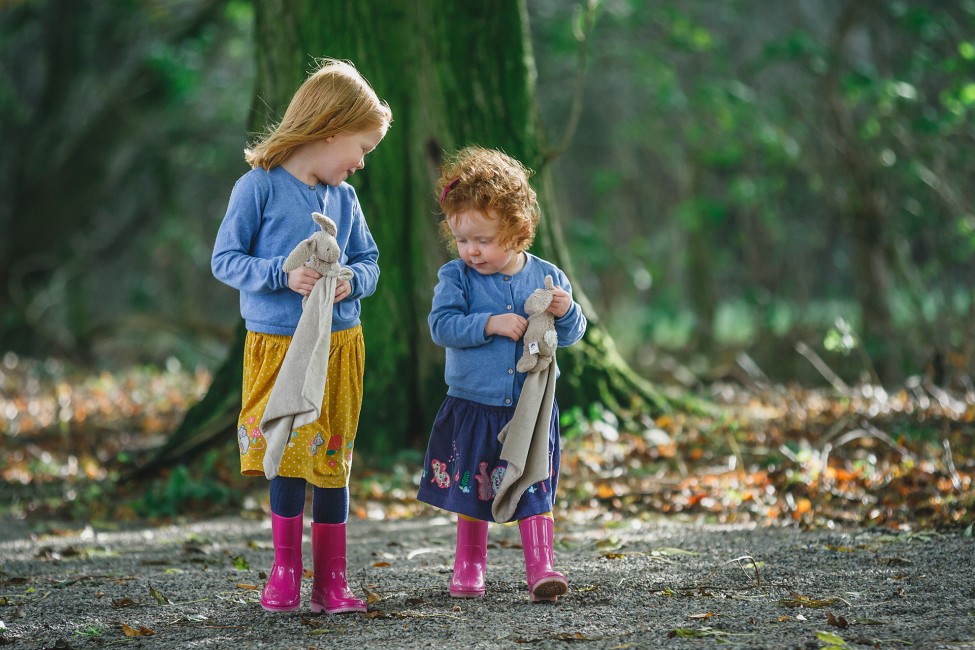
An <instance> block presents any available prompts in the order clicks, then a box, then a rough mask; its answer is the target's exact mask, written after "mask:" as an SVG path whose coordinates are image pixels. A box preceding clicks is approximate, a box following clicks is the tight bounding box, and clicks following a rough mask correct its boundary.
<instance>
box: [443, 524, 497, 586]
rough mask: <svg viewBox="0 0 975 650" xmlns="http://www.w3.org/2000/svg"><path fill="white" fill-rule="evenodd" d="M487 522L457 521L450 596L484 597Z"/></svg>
mask: <svg viewBox="0 0 975 650" xmlns="http://www.w3.org/2000/svg"><path fill="white" fill-rule="evenodd" d="M487 537H488V522H486V521H470V520H468V519H463V518H458V519H457V550H456V552H455V554H454V575H453V577H452V578H451V579H450V595H451V596H453V597H454V598H478V597H480V596H483V595H484V567H485V564H486V563H487Z"/></svg>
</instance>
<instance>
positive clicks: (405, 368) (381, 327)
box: [156, 0, 663, 463]
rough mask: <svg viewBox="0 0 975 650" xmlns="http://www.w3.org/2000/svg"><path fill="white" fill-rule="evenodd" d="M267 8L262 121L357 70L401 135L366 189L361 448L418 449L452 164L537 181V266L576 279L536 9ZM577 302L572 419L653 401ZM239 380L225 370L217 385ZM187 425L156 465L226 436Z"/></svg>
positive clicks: (565, 388)
mask: <svg viewBox="0 0 975 650" xmlns="http://www.w3.org/2000/svg"><path fill="white" fill-rule="evenodd" d="M255 6H256V21H257V30H256V38H257V48H256V50H257V57H258V81H257V84H258V87H257V92H256V95H255V101H254V107H255V112H256V113H257V114H260V115H263V113H264V111H265V107H267V109H269V114H268V116H267V117H268V119H269V121H274V120H277V119H279V117H280V115H281V114H282V113H283V111H284V109H285V107H286V106H287V102H288V100H289V99H290V96H291V93H292V92H293V91H294V90H295V88H296V87H297V86H298V84H299V82H300V80H301V78H303V76H304V75H305V74H306V73H307V71H308V70H309V69H310V68H311V67H312V65H313V59H314V57H319V56H328V57H332V58H338V59H348V60H351V61H352V62H353V63H354V64H355V65H356V67H357V68H358V69H359V70H360V72H362V73H363V75H364V76H365V77H366V78H367V79H369V81H370V83H371V84H372V85H373V87H374V88H375V89H376V92H377V93H378V95H379V96H380V97H382V98H383V99H385V100H386V101H387V102H388V103H389V104H390V106H391V107H392V110H393V116H394V121H393V125H392V127H391V128H390V130H389V132H388V134H387V135H386V138H385V140H384V141H383V142H382V144H380V146H379V147H378V148H377V149H376V151H375V152H373V153H372V154H370V155H369V157H368V159H367V164H366V168H365V170H364V171H363V172H362V173H361V174H356V176H355V179H354V180H355V185H356V188H357V192H358V194H359V199H360V202H361V203H362V207H363V212H364V213H365V215H366V219H367V221H368V222H369V227H370V230H371V231H372V233H373V235H374V237H375V238H376V241H377V244H378V246H379V251H380V258H379V265H380V269H381V272H382V274H381V277H380V281H379V287H378V290H377V293H376V294H375V295H374V296H372V297H370V298H368V299H366V300H364V301H363V314H362V321H363V330H364V335H365V340H366V376H365V377H366V378H365V396H364V403H363V410H362V416H361V420H360V427H359V429H360V434H359V438H358V440H357V447H358V448H359V449H362V450H364V451H367V452H369V453H371V454H374V455H380V454H387V453H390V452H394V451H396V450H402V449H404V448H409V447H417V446H419V445H420V444H421V443H422V441H424V440H425V439H426V436H427V434H428V432H429V426H430V423H431V422H432V421H433V417H434V415H435V414H436V410H437V408H438V407H439V404H440V402H441V401H442V400H443V397H444V395H445V388H444V384H443V361H444V355H443V351H442V350H440V349H439V348H437V347H436V346H435V345H434V344H433V343H432V342H431V340H430V334H429V329H428V327H427V323H426V319H427V315H428V314H429V309H430V304H431V299H432V296H433V287H434V284H435V282H436V277H437V276H436V272H437V269H438V268H439V267H440V266H441V265H442V264H443V263H444V262H446V261H447V260H448V259H449V258H448V253H447V251H446V250H445V247H444V246H443V244H442V243H441V242H440V240H439V236H438V230H437V217H436V215H435V211H436V197H435V196H434V194H433V183H434V181H435V180H436V178H437V172H438V167H439V164H440V162H441V158H442V154H443V152H446V151H453V150H455V149H457V148H459V147H461V146H463V145H466V144H471V143H477V144H481V145H484V146H487V147H495V148H499V149H502V150H504V151H505V152H507V153H508V154H510V155H512V156H514V157H516V158H518V159H520V160H522V161H523V162H524V163H525V164H526V165H528V166H530V167H532V168H534V169H536V170H538V172H539V173H538V174H537V175H536V176H535V177H534V181H535V186H536V189H537V190H538V194H539V199H540V202H541V204H542V214H543V217H542V224H541V226H540V229H539V236H538V238H537V240H536V243H535V247H534V249H533V250H534V252H537V253H538V254H539V255H541V256H544V257H546V258H548V259H550V260H551V261H553V262H555V263H556V264H558V265H559V266H560V267H561V268H563V269H564V270H566V272H567V273H568V274H569V275H570V277H571V275H572V272H571V264H570V262H569V260H568V259H567V255H566V250H565V246H564V244H563V242H562V240H561V236H560V231H559V227H558V222H557V218H556V210H555V209H554V202H553V200H552V197H553V196H554V194H553V192H552V188H551V179H550V178H549V174H548V172H547V170H546V169H545V167H544V165H543V154H542V151H543V150H542V146H543V143H542V141H541V137H540V132H539V125H538V115H537V112H536V106H535V96H534V90H535V87H534V77H535V69H534V61H533V58H532V52H531V48H530V40H529V38H528V31H527V30H528V25H527V13H526V11H525V6H524V3H523V0H503V1H502V0H498V1H495V2H490V3H484V2H439V1H437V0H410V1H408V2H407V1H405V0H381V1H373V2H365V1H363V0H344V1H342V2H333V3H330V4H329V6H330V7H331V11H329V12H325V11H324V10H323V9H322V8H321V7H322V5H321V3H319V2H317V1H316V0H303V1H301V2H292V1H289V2H283V1H282V0H273V1H272V0H259V1H258V2H255ZM575 286H576V287H578V286H579V284H578V282H576V283H575ZM576 291H577V293H576V299H577V300H579V301H580V303H581V304H582V305H583V307H584V309H586V312H587V315H588V316H589V317H590V320H591V325H590V329H589V333H588V334H587V336H586V337H585V339H584V340H583V341H582V342H581V343H580V344H578V345H576V346H573V347H572V348H568V349H566V350H564V351H560V362H561V363H560V365H561V367H562V370H563V375H562V379H561V381H560V383H559V398H560V401H561V402H562V404H563V407H565V406H568V405H570V404H578V405H588V404H589V403H591V402H594V401H600V402H602V403H604V404H606V405H607V406H609V407H611V408H613V407H617V406H627V407H631V406H633V405H634V404H642V403H645V402H646V401H651V400H656V395H655V393H654V392H653V390H652V388H651V387H650V386H649V385H648V384H647V383H646V382H644V381H642V380H640V379H639V378H638V377H636V376H635V375H634V374H633V373H632V371H631V370H630V369H629V368H628V367H627V365H626V363H625V362H623V360H622V359H621V358H620V357H619V355H618V354H617V353H616V352H615V348H614V347H613V344H612V341H611V339H610V338H609V337H608V336H607V335H606V333H605V331H604V330H603V329H602V328H601V327H600V326H599V324H598V322H597V321H596V318H595V317H594V314H593V313H592V310H591V308H589V303H588V301H587V300H586V298H585V296H583V295H582V294H581V291H580V290H579V289H576ZM240 347H241V342H240V340H238V341H236V342H235V343H234V347H233V348H232V349H231V351H230V354H229V356H228V359H227V361H226V362H225V364H227V365H229V366H232V367H238V366H239V365H240V363H241V355H242V352H241V349H240ZM228 374H229V372H227V370H226V366H225V368H224V369H222V370H221V371H220V372H219V373H218V376H225V375H228ZM217 390H219V391H234V397H235V399H226V398H225V396H222V395H221V396H219V398H214V399H211V396H210V394H208V395H207V396H206V398H205V399H204V400H203V401H202V402H201V403H200V405H199V406H198V407H196V408H198V409H230V410H236V409H237V408H239V401H240V400H239V397H240V396H239V393H240V386H239V384H238V385H227V384H222V385H220V386H219V387H218V386H217V385H216V384H215V385H214V387H212V388H211V390H210V391H209V392H210V393H213V392H214V391H217ZM656 401H657V403H659V404H661V405H662V404H663V402H662V400H656ZM231 404H233V407H231ZM196 408H195V409H193V410H191V412H190V413H189V414H188V416H187V423H189V422H190V421H191V420H192V421H193V422H196V421H198V420H203V421H208V422H218V421H219V422H224V423H229V421H230V420H229V418H228V417H227V416H226V415H224V414H214V415H212V416H211V417H205V418H200V417H194V410H196ZM233 415H234V416H236V413H234V414H233ZM187 423H184V426H182V427H181V428H180V430H178V431H177V432H175V433H174V434H173V436H172V437H171V439H170V441H169V442H167V443H166V444H165V445H164V446H163V447H162V449H161V450H160V455H159V456H158V457H157V459H156V460H157V461H158V462H161V463H165V462H168V461H172V460H175V459H176V458H177V456H176V455H174V453H173V451H174V450H175V449H176V446H175V445H174V442H176V441H179V440H183V439H187V438H196V439H197V442H198V444H194V445H187V444H185V443H181V444H179V448H182V449H187V448H194V449H199V448H200V447H201V444H199V443H205V442H206V441H205V440H202V439H201V437H204V436H205V437H207V438H209V437H212V436H213V435H216V434H215V432H214V431H212V430H210V429H200V430H199V431H197V432H194V431H191V430H187V426H189V425H188V424H187ZM231 429H232V425H230V424H228V426H227V427H226V429H224V430H223V431H221V432H219V435H220V436H222V438H223V439H225V440H229V439H230V438H232V431H231Z"/></svg>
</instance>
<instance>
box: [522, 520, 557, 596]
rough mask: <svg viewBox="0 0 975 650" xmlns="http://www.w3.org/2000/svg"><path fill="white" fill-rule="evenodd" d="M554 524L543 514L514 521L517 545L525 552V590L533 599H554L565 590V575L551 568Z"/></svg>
mask: <svg viewBox="0 0 975 650" xmlns="http://www.w3.org/2000/svg"><path fill="white" fill-rule="evenodd" d="M554 527H555V522H553V521H552V520H551V519H550V518H548V517H546V516H544V515H535V516H533V517H526V518H524V519H522V520H520V521H519V522H518V528H519V529H520V530H521V546H522V548H523V549H524V552H525V572H526V574H527V577H528V593H529V595H530V596H531V600H532V602H533V603H537V602H539V601H549V602H553V603H554V602H555V601H557V600H558V599H559V596H561V595H562V594H564V593H565V592H567V591H568V590H569V583H568V581H567V580H566V579H565V576H564V575H562V574H561V573H559V572H558V571H556V570H555V569H553V568H552V564H553V562H554V557H553V552H552V540H553V537H554Z"/></svg>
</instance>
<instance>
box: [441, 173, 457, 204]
mask: <svg viewBox="0 0 975 650" xmlns="http://www.w3.org/2000/svg"><path fill="white" fill-rule="evenodd" d="M459 180H460V177H459V176H458V177H457V178H455V179H454V180H452V181H450V182H449V183H447V184H446V185H445V186H444V188H443V192H441V193H440V205H443V202H444V199H446V198H447V194H448V193H450V190H452V189H454V187H455V186H456V185H457V182H458V181H459Z"/></svg>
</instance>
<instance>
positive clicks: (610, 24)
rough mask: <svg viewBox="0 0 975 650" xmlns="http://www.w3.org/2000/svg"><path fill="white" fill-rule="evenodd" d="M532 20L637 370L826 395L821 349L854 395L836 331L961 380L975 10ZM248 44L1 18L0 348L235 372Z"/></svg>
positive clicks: (557, 7) (761, 7)
mask: <svg viewBox="0 0 975 650" xmlns="http://www.w3.org/2000/svg"><path fill="white" fill-rule="evenodd" d="M527 7H528V10H529V12H530V18H531V25H532V30H533V38H534V48H535V52H534V53H535V57H536V64H537V66H538V72H539V76H538V99H539V102H540V108H541V111H542V114H543V118H544V123H545V125H546V129H547V132H548V134H549V139H550V140H551V141H552V142H557V141H559V140H560V138H561V136H562V135H563V131H564V127H565V125H566V124H568V123H570V122H571V120H570V118H569V116H570V114H571V113H572V110H573V107H574V106H575V107H576V108H578V109H579V110H580V111H581V112H580V114H581V121H580V123H579V128H578V129H577V130H576V131H575V132H574V133H573V134H572V138H571V140H570V146H569V148H568V149H567V150H566V151H565V152H564V153H563V154H562V155H561V156H559V157H557V158H555V159H554V160H553V161H552V162H551V164H552V165H554V167H555V170H556V172H557V173H556V174H555V179H556V184H557V188H556V189H557V193H558V196H559V204H560V210H559V214H558V218H559V220H560V222H561V224H562V227H563V229H564V230H565V232H566V234H567V238H568V244H569V247H570V251H571V253H572V257H573V260H574V265H575V268H574V274H573V282H574V284H575V285H576V286H579V287H580V288H582V289H583V290H585V292H586V293H587V294H588V296H589V297H590V298H591V300H592V302H593V304H594V306H595V308H596V312H597V314H598V315H599V317H600V319H601V320H602V321H603V322H604V323H605V324H606V325H607V327H608V329H609V331H610V332H611V334H612V335H613V336H614V338H615V340H616V343H617V347H618V348H619V349H620V351H621V352H622V354H623V356H624V357H625V358H626V359H627V360H628V361H629V362H630V363H631V364H632V365H633V366H634V367H636V368H637V369H638V370H639V371H640V372H641V373H642V374H644V375H646V376H649V377H651V378H653V379H659V380H662V381H663V380H668V379H672V378H673V372H672V368H674V367H675V364H676V365H682V366H684V367H687V368H690V369H691V370H693V372H694V373H696V374H697V375H699V376H705V377H707V376H719V375H720V374H721V373H722V372H723V369H724V368H726V367H727V366H728V365H729V364H732V363H733V359H734V358H735V355H736V354H737V353H738V352H740V351H745V352H747V354H749V355H750V356H751V357H752V358H753V359H754V360H755V361H756V363H757V365H758V366H759V367H761V368H762V369H763V370H764V371H765V372H766V373H767V374H768V375H769V376H771V377H773V378H776V379H798V380H801V381H809V382H815V381H819V380H820V379H821V378H820V377H819V375H818V374H817V373H816V371H815V370H814V369H813V368H812V367H811V366H810V365H809V364H808V363H806V362H805V360H804V359H802V358H801V357H799V355H797V354H796V353H795V349H794V348H795V344H796V343H797V342H805V343H807V344H808V345H810V346H812V347H814V348H816V349H817V350H819V351H820V352H821V353H822V354H824V355H826V357H827V361H828V363H830V364H831V365H834V366H835V368H836V370H837V372H838V373H840V374H841V375H842V376H844V377H846V378H847V379H848V380H849V379H853V378H855V377H856V376H857V375H859V374H861V373H864V372H866V370H867V369H866V368H865V367H864V363H863V357H862V356H860V355H844V354H843V351H844V348H843V345H841V343H842V341H843V340H845V339H844V338H843V337H842V336H841V337H840V338H839V339H837V338H836V323H838V322H843V323H845V324H846V327H848V334H849V336H852V337H853V339H852V340H856V341H858V342H859V345H860V346H861V349H862V350H863V351H864V353H865V354H866V355H868V357H869V359H870V360H871V364H872V365H876V367H877V368H879V369H881V371H882V372H883V373H884V374H885V377H886V378H889V379H891V380H899V379H902V378H903V377H904V376H906V375H910V374H917V373H920V372H923V371H925V369H928V370H930V369H931V368H932V367H939V368H941V369H942V370H941V371H940V373H939V374H938V376H936V377H934V378H935V379H936V380H938V381H942V382H944V383H950V382H951V381H957V380H958V377H963V376H967V373H968V372H969V370H970V368H969V366H970V364H971V360H972V350H973V348H975V331H973V328H975V296H973V292H972V287H971V283H970V281H969V278H971V277H972V273H973V271H975V268H973V255H972V253H973V250H975V212H973V210H972V208H971V206H972V205H973V204H975V197H973V196H972V194H973V185H972V183H971V182H970V178H971V177H972V174H973V171H975V169H973V147H972V146H971V145H972V140H973V137H975V125H973V120H972V115H973V106H975V84H973V83H972V81H971V80H972V79H973V78H975V74H973V73H975V38H973V37H972V34H975V2H973V1H972V0H962V1H960V2H952V3H938V2H930V1H927V2H922V1H913V0H879V1H878V2H874V3H860V2H855V1H852V0H851V1H846V2H832V1H828V0H819V1H816V2H809V3H771V4H770V3H764V2H759V1H758V0H732V1H729V2H722V3H714V2H710V1H707V0H662V1H655V2H649V1H647V0H602V1H600V2H597V1H595V0H588V1H587V2H586V3H584V6H581V5H580V6H573V5H566V4H565V3H563V2H557V1H556V0H532V1H531V2H528V3H527ZM587 8H588V9H591V10H592V12H593V13H592V14H588V13H587ZM590 15H592V16H595V22H594V26H593V27H592V28H591V29H588V30H587V27H586V24H587V23H586V18H587V17H588V16H590ZM252 21H253V9H252V6H251V4H250V2H247V1H246V0H221V1H217V0H187V1H186V2H180V3H159V2H156V1H154V0H132V1H129V2H104V3H92V2H79V3H71V5H70V11H68V10H66V9H65V5H64V3H59V2H56V1H54V0H33V1H31V2H15V3H6V4H4V5H2V7H0V60H2V61H3V63H2V65H0V119H2V120H3V123H4V124H5V125H7V126H6V127H5V135H6V137H5V142H6V145H7V150H8V151H12V152H15V155H12V156H5V157H4V160H3V162H2V163H0V231H2V232H4V237H3V238H2V239H0V308H2V309H0V312H2V315H0V350H6V349H10V350H16V351H18V352H21V353H26V354H30V355H46V354H55V355H62V356H65V357H73V358H77V359H80V360H83V361H87V362H89V363H94V362H101V363H105V364H120V363H131V362H150V363H161V362H162V361H163V360H165V359H166V358H169V357H170V356H174V357H176V358H178V359H179V360H180V361H181V362H183V363H184V364H186V365H188V366H190V367H193V366H195V365H198V364H203V365H205V366H207V367H210V368H213V367H215V366H216V364H217V363H218V362H219V361H220V360H221V359H222V356H223V351H224V349H225V346H226V344H227V342H228V341H229V338H230V336H231V332H232V329H233V327H234V325H235V324H236V322H237V319H238V314H237V306H236V305H237V296H236V294H235V293H234V292H233V291H232V290H230V289H228V288H227V287H224V286H222V285H220V284H219V283H216V282H215V281H214V280H213V279H212V278H211V277H210V272H209V253H210V247H211V244H212V239H213V236H214V234H215V232H216V228H217V226H218V224H219V222H220V220H221V218H222V216H223V211H224V209H225V206H226V200H227V196H228V195H229V191H230V189H231V186H232V184H233V182H234V180H235V179H236V178H237V176H238V175H239V174H240V173H242V172H243V171H244V170H245V165H244V163H243V160H242V150H243V147H244V146H245V144H246V143H247V141H248V139H249V134H247V133H246V126H245V125H246V124H247V123H248V122H249V119H248V115H249V111H250V107H251V106H252V105H258V106H259V105H260V99H259V98H258V101H257V102H254V101H253V97H252V94H253V83H254V77H255V71H254V46H253V42H252V30H253V25H252ZM583 38H584V39H585V40H584V43H585V47H586V48H587V49H586V61H587V66H586V70H585V71H584V74H585V76H584V79H583V81H584V83H583V85H582V89H583V92H582V93H581V95H576V94H574V87H575V85H574V84H573V83H567V81H571V80H574V79H576V78H577V77H578V75H579V74H582V71H580V69H579V60H580V57H579V52H580V50H579V48H580V44H581V43H582V42H583V41H582V40H581V39H583ZM314 54H315V55H327V54H328V53H326V52H319V53H314ZM309 60H310V59H309ZM406 64H407V63H404V65H406ZM394 108H395V107H394ZM50 233H57V236H56V237H53V238H52V237H50ZM431 282H433V279H431ZM932 359H941V360H948V361H947V362H946V363H941V364H933V363H932ZM952 373H954V374H952Z"/></svg>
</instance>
